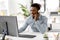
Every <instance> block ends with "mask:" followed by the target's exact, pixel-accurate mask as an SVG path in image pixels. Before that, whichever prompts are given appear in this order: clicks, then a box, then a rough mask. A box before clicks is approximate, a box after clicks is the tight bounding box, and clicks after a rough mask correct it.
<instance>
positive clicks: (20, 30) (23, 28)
mask: <svg viewBox="0 0 60 40" xmlns="http://www.w3.org/2000/svg"><path fill="white" fill-rule="evenodd" d="M27 22H28V21H27V20H26V22H25V23H24V25H23V27H21V28H20V29H18V32H19V33H21V32H23V31H24V30H25V29H26V28H27V26H28V23H27Z"/></svg>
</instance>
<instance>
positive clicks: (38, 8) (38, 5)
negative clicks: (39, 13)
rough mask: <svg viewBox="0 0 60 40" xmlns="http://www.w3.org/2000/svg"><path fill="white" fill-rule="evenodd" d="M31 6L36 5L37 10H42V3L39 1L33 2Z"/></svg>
mask: <svg viewBox="0 0 60 40" xmlns="http://www.w3.org/2000/svg"><path fill="white" fill-rule="evenodd" d="M31 7H36V8H37V10H40V8H41V5H40V4H38V3H33V4H32V5H31Z"/></svg>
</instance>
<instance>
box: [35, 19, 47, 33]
mask: <svg viewBox="0 0 60 40" xmlns="http://www.w3.org/2000/svg"><path fill="white" fill-rule="evenodd" d="M35 23H36V26H37V27H36V28H37V29H38V31H39V32H41V33H44V32H46V31H47V18H44V19H43V21H41V20H39V21H36V22H35Z"/></svg>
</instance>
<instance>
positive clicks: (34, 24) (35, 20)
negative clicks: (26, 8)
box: [19, 3, 47, 33]
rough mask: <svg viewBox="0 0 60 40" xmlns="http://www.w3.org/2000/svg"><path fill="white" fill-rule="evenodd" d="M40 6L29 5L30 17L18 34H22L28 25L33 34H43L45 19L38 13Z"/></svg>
mask: <svg viewBox="0 0 60 40" xmlns="http://www.w3.org/2000/svg"><path fill="white" fill-rule="evenodd" d="M40 8H41V5H40V4H38V3H34V4H32V5H31V10H30V11H31V15H30V16H29V17H28V18H27V20H26V23H25V24H24V26H23V27H22V28H21V29H19V32H23V31H24V30H25V29H26V28H27V26H28V25H30V27H31V29H32V30H33V32H40V33H45V32H46V30H47V18H46V17H45V16H42V15H41V14H40V13H39V12H38V11H39V10H40Z"/></svg>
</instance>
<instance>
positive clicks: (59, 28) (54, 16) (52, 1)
mask: <svg viewBox="0 0 60 40" xmlns="http://www.w3.org/2000/svg"><path fill="white" fill-rule="evenodd" d="M32 3H39V4H41V10H39V12H40V13H41V14H42V15H44V16H46V17H47V18H48V22H47V23H48V31H47V32H46V33H45V34H47V35H48V38H49V40H57V39H58V36H59V37H60V35H59V32H60V0H0V16H7V17H8V16H17V25H18V29H20V28H21V27H22V26H23V24H24V22H25V21H26V19H27V17H28V16H29V13H30V5H31V4H32ZM22 9H23V10H25V11H23V10H22ZM51 30H52V32H50V31H51ZM24 33H25V34H30V33H31V34H36V35H37V34H38V35H37V36H39V34H40V33H32V32H30V31H29V27H28V28H27V29H26V30H25V31H24V32H23V33H22V34H24ZM42 35H43V36H44V34H41V35H40V36H39V37H37V38H33V39H31V38H26V40H40V37H41V40H43V36H42ZM52 35H53V36H52ZM7 38H9V39H12V40H20V39H21V40H25V39H24V38H20V37H15V36H7V37H6V39H7ZM46 40H47V39H46ZM58 40H59V39H58Z"/></svg>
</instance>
